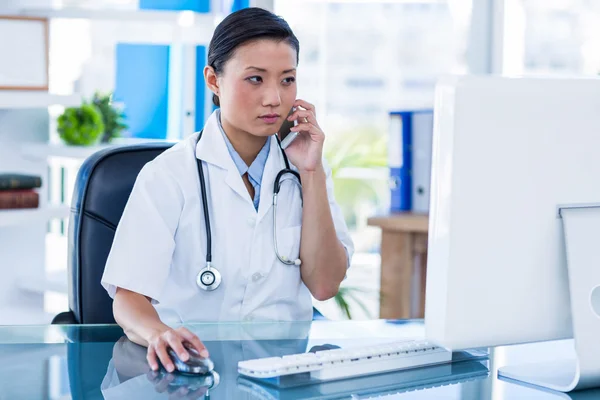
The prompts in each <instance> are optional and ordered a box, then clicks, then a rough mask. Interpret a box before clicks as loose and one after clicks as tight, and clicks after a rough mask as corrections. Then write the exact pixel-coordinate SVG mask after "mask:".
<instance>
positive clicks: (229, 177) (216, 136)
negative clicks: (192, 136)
mask: <svg viewBox="0 0 600 400" xmlns="http://www.w3.org/2000/svg"><path fill="white" fill-rule="evenodd" d="M217 118H218V113H217V111H214V112H213V113H212V114H211V116H210V117H209V118H208V121H207V122H206V125H204V130H203V131H202V138H201V139H200V141H199V142H198V144H197V145H196V158H198V159H200V160H202V161H204V162H206V163H208V164H211V165H214V166H216V167H219V168H221V169H223V170H225V171H226V177H225V183H226V184H227V185H228V186H229V187H230V188H231V189H232V190H233V191H234V192H236V193H237V194H238V195H239V196H240V197H241V198H242V199H244V200H245V201H247V202H248V204H249V205H250V206H251V207H252V209H254V203H253V202H252V199H251V198H250V195H249V194H248V190H247V189H246V186H245V185H244V181H243V180H242V177H241V176H240V174H239V171H238V169H237V167H236V165H235V162H234V161H233V159H232V158H231V155H230V154H229V150H227V144H225V138H224V137H223V134H222V133H221V130H220V129H219V121H218V120H217Z"/></svg>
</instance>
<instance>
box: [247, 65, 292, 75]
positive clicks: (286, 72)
mask: <svg viewBox="0 0 600 400" xmlns="http://www.w3.org/2000/svg"><path fill="white" fill-rule="evenodd" d="M246 69H247V70H248V69H254V70H256V71H259V72H267V70H266V69H264V68H259V67H252V66H250V67H246ZM295 70H296V68H292V69H286V70H285V71H283V73H284V74H288V73H290V72H294V71H295Z"/></svg>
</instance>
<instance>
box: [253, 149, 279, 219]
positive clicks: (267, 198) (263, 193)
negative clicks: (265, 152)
mask: <svg viewBox="0 0 600 400" xmlns="http://www.w3.org/2000/svg"><path fill="white" fill-rule="evenodd" d="M284 165H285V164H284V161H283V156H282V155H281V149H280V148H279V145H278V144H277V140H276V139H275V137H272V138H271V148H270V149H269V157H267V163H266V164H265V170H264V172H263V176H262V180H261V183H260V204H259V206H258V221H259V222H260V221H261V220H262V219H263V218H264V216H265V215H267V213H268V212H269V210H270V209H271V207H272V206H273V185H274V183H275V178H276V177H277V174H278V173H279V171H281V170H282V169H283V168H284Z"/></svg>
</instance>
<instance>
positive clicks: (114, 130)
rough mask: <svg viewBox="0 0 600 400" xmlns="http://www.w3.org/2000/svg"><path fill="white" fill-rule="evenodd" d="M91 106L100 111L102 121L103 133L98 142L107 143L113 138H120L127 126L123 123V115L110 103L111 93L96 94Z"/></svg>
mask: <svg viewBox="0 0 600 400" xmlns="http://www.w3.org/2000/svg"><path fill="white" fill-rule="evenodd" d="M92 104H94V105H95V106H96V107H97V108H98V109H99V110H100V112H101V113H102V119H103V121H104V132H103V134H102V138H101V139H100V141H101V142H102V143H109V142H111V141H112V140H113V139H114V138H117V137H120V136H121V132H122V131H123V130H125V129H127V128H128V126H127V124H125V122H124V119H125V114H124V113H123V112H122V111H121V110H120V109H119V108H117V107H116V106H115V105H114V103H113V101H112V93H100V92H96V93H95V94H94V97H92Z"/></svg>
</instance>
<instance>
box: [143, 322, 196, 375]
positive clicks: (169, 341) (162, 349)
mask: <svg viewBox="0 0 600 400" xmlns="http://www.w3.org/2000/svg"><path fill="white" fill-rule="evenodd" d="M184 343H185V346H187V347H191V348H192V349H195V350H196V351H197V352H198V354H200V356H201V357H204V358H208V350H207V349H206V347H205V346H204V344H203V343H202V342H201V341H200V339H199V338H198V336H196V335H195V334H193V333H192V332H190V331H189V330H188V329H187V328H184V327H180V328H177V329H173V328H166V329H164V330H161V331H158V332H157V333H155V334H154V335H152V336H151V337H150V338H149V339H148V352H147V354H146V359H147V360H148V364H149V365H150V368H151V369H152V370H153V371H157V370H158V361H157V360H160V362H161V364H162V365H163V366H164V367H165V368H166V369H167V371H168V372H173V371H174V370H175V365H174V364H173V361H172V360H171V357H170V356H169V353H168V352H167V349H168V348H169V347H170V348H172V349H173V350H174V351H175V353H177V355H178V356H179V359H180V360H182V361H184V362H185V361H187V360H188V359H189V353H188V351H187V349H186V347H185V346H184Z"/></svg>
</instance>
